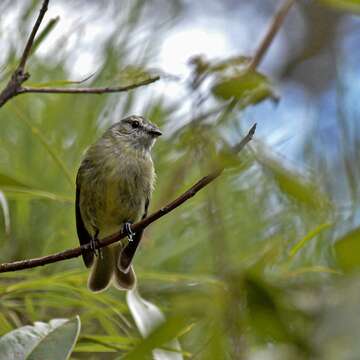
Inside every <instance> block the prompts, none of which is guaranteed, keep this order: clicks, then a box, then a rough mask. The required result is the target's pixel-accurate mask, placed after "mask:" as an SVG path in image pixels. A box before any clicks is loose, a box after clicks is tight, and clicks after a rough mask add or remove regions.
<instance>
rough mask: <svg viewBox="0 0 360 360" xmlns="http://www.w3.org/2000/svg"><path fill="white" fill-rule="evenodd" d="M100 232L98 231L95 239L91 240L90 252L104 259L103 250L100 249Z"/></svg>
mask: <svg viewBox="0 0 360 360" xmlns="http://www.w3.org/2000/svg"><path fill="white" fill-rule="evenodd" d="M98 235H99V230H96V232H95V235H94V237H93V238H92V239H91V242H90V250H91V251H92V252H93V253H94V255H95V256H98V257H99V258H100V259H102V253H101V248H99V247H98V246H99V244H100V242H99V238H98Z"/></svg>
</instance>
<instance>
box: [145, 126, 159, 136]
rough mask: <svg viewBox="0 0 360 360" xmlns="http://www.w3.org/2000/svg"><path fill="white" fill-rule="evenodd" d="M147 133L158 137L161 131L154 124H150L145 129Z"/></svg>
mask: <svg viewBox="0 0 360 360" xmlns="http://www.w3.org/2000/svg"><path fill="white" fill-rule="evenodd" d="M147 131H148V133H149V134H150V135H152V136H154V137H158V136H160V135H162V132H161V131H160V129H159V128H158V127H157V126H155V125H150V126H149V127H148V129H147Z"/></svg>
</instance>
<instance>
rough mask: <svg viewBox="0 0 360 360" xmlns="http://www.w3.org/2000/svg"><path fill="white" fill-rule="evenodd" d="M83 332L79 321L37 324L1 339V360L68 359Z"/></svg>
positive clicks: (57, 320) (53, 321)
mask: <svg viewBox="0 0 360 360" xmlns="http://www.w3.org/2000/svg"><path fill="white" fill-rule="evenodd" d="M79 332H80V318H79V317H78V316H77V317H75V318H74V319H71V320H67V319H53V320H51V321H50V322H49V323H43V322H35V323H34V325H33V326H30V325H27V326H23V327H21V328H19V329H16V330H13V331H11V332H10V333H8V334H6V335H4V336H3V337H2V338H1V339H0V360H23V359H26V360H47V359H49V354H51V359H52V360H66V359H69V357H70V354H71V352H72V350H73V348H74V346H75V342H76V340H77V338H78V336H79Z"/></svg>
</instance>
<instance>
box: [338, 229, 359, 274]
mask: <svg viewBox="0 0 360 360" xmlns="http://www.w3.org/2000/svg"><path fill="white" fill-rule="evenodd" d="M335 254H336V258H337V262H338V264H339V265H340V267H341V268H342V269H343V270H344V271H352V270H358V269H360V228H356V229H354V230H352V231H350V232H348V233H347V234H345V235H344V236H343V237H342V238H340V239H339V240H338V241H337V242H336V243H335Z"/></svg>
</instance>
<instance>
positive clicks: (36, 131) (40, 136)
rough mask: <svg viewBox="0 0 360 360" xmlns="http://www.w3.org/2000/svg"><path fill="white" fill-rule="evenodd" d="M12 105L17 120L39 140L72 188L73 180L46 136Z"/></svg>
mask: <svg viewBox="0 0 360 360" xmlns="http://www.w3.org/2000/svg"><path fill="white" fill-rule="evenodd" d="M11 105H12V109H13V110H14V112H15V114H16V116H17V118H18V119H19V120H20V121H22V122H23V123H24V124H25V125H26V126H27V127H28V128H29V129H30V131H31V133H32V135H33V136H34V137H35V138H37V139H38V140H39V143H40V144H42V146H43V147H44V148H45V150H46V151H47V152H48V154H49V155H50V157H51V158H52V159H53V161H54V163H56V164H57V165H58V167H59V168H60V169H61V170H62V172H63V174H64V176H65V177H66V179H67V180H68V182H69V184H70V185H71V186H73V184H74V180H73V176H72V174H71V172H70V171H69V169H68V168H67V167H66V165H65V163H64V161H63V160H62V158H61V156H60V154H58V152H57V151H56V149H55V148H53V147H52V146H51V144H50V143H49V142H48V140H47V138H46V136H45V135H44V134H43V133H42V132H41V130H40V129H39V128H37V127H35V126H33V125H32V123H31V121H30V120H29V119H28V118H27V117H26V115H25V113H24V112H22V111H21V110H20V109H19V108H18V107H16V106H15V105H13V104H11Z"/></svg>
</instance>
